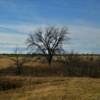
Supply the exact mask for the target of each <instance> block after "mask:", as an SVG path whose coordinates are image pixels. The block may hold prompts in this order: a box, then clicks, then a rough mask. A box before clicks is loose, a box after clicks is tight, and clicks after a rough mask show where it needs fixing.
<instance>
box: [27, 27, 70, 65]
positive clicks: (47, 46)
mask: <svg viewBox="0 0 100 100" xmlns="http://www.w3.org/2000/svg"><path fill="white" fill-rule="evenodd" d="M66 34H68V31H67V28H66V27H53V26H52V27H45V28H44V29H37V31H36V32H35V33H34V34H30V35H29V37H28V39H27V44H28V47H29V48H33V49H36V50H39V51H41V52H42V53H43V55H44V56H45V58H46V59H47V61H48V63H49V64H51V62H52V59H53V56H54V55H55V54H57V53H59V52H61V50H63V42H64V40H68V39H69V38H68V37H67V36H66Z"/></svg>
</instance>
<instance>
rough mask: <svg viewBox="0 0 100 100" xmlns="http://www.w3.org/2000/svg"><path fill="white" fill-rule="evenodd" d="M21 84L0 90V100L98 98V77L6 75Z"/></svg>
mask: <svg viewBox="0 0 100 100" xmlns="http://www.w3.org/2000/svg"><path fill="white" fill-rule="evenodd" d="M6 79H9V80H10V79H11V80H15V79H16V80H17V81H18V79H19V80H20V81H23V82H24V83H23V86H22V87H20V88H17V89H10V90H7V91H1V92H0V100H100V79H93V78H75V77H73V78H70V77H66V78H65V77H59V78H58V77H47V78H43V77H41V78H39V77H38V78H32V77H16V76H15V77H12V78H11V77H6Z"/></svg>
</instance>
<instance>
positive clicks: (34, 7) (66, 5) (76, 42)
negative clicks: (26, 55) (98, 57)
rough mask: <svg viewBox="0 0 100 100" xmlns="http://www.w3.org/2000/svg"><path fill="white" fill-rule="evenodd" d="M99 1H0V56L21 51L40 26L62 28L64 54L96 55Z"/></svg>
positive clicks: (99, 30) (99, 33) (99, 48)
mask: <svg viewBox="0 0 100 100" xmlns="http://www.w3.org/2000/svg"><path fill="white" fill-rule="evenodd" d="M99 10H100V0H0V53H12V52H13V50H14V48H15V47H16V46H19V47H20V48H22V49H24V48H25V47H26V45H25V40H26V38H27V37H28V34H29V33H33V32H34V30H35V29H36V28H38V27H41V26H46V25H61V26H63V25H66V26H67V27H68V29H69V32H70V33H71V34H70V35H69V36H70V38H71V40H70V43H69V44H67V43H66V44H64V48H65V49H66V51H72V50H74V51H75V52H82V53H100V11H99Z"/></svg>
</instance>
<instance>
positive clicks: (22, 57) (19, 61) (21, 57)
mask: <svg viewBox="0 0 100 100" xmlns="http://www.w3.org/2000/svg"><path fill="white" fill-rule="evenodd" d="M26 56H28V55H27V54H22V52H21V51H20V48H18V47H16V48H15V51H14V57H13V58H11V60H12V61H13V62H14V65H15V66H16V74H17V75H19V74H21V73H22V67H23V65H24V64H25V63H27V62H28V61H29V59H28V57H26Z"/></svg>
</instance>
